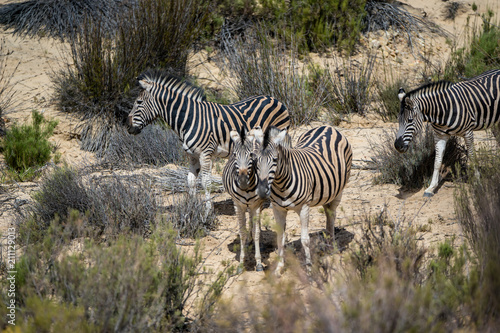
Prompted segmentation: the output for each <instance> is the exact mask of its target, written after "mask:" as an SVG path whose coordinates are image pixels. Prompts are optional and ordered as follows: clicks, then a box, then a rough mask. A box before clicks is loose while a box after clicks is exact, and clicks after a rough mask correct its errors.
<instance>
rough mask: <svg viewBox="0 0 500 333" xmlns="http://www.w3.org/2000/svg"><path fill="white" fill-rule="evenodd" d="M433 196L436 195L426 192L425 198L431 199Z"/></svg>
mask: <svg viewBox="0 0 500 333" xmlns="http://www.w3.org/2000/svg"><path fill="white" fill-rule="evenodd" d="M432 196H434V193H432V192H424V198H430V197H432Z"/></svg>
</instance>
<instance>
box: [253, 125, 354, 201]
mask: <svg viewBox="0 0 500 333" xmlns="http://www.w3.org/2000/svg"><path fill="white" fill-rule="evenodd" d="M282 137H283V135H282V131H279V130H277V129H275V128H272V127H271V128H270V129H269V130H268V131H267V132H266V133H265V134H264V136H263V137H261V136H260V134H259V135H256V140H258V141H259V142H261V143H262V145H261V146H260V147H259V149H258V150H257V157H256V160H257V173H258V177H259V187H258V189H257V191H258V192H259V189H261V188H260V185H261V184H262V185H264V184H265V183H266V182H267V184H268V185H270V193H269V195H270V196H271V199H272V200H273V202H276V203H277V204H278V205H279V206H281V207H291V208H292V207H297V206H300V205H302V204H304V203H307V204H308V205H310V206H317V205H323V204H325V203H328V202H331V201H333V200H334V199H335V198H336V197H337V196H338V195H339V194H340V193H341V191H342V190H343V189H344V187H345V185H346V184H347V181H348V179H349V176H350V170H351V165H352V149H351V145H350V144H349V142H348V141H347V138H346V137H345V136H343V135H342V134H341V133H340V132H338V131H337V130H336V129H335V128H333V127H331V126H321V127H317V128H313V129H311V130H309V131H307V132H306V133H304V134H303V135H302V136H301V137H300V138H299V140H298V142H297V145H296V146H295V148H290V147H286V146H284V145H282V144H281V142H282ZM259 194H264V193H263V191H260V192H259Z"/></svg>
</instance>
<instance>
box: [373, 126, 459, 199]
mask: <svg viewBox="0 0 500 333" xmlns="http://www.w3.org/2000/svg"><path fill="white" fill-rule="evenodd" d="M424 131H425V132H424V133H421V134H416V135H414V137H413V141H412V142H411V144H410V147H409V149H408V151H407V152H405V153H399V152H398V151H397V150H396V149H394V140H395V136H394V135H390V134H389V133H386V134H385V135H384V138H383V141H382V143H381V144H380V145H377V146H374V147H373V148H372V149H373V152H374V157H373V162H374V163H375V165H376V168H377V170H379V172H380V174H379V175H378V176H376V177H375V179H374V181H375V183H378V184H396V185H400V186H402V187H403V188H405V189H407V190H412V189H420V188H422V187H423V186H426V185H427V184H428V183H429V182H430V180H431V177H432V173H433V171H434V157H435V154H436V152H435V144H434V135H433V132H432V131H433V130H432V128H430V126H427V127H426V129H425V130H424ZM466 154H467V153H466V149H465V147H464V146H463V145H461V144H459V143H458V141H457V138H456V137H451V138H450V140H448V142H447V144H446V149H445V152H444V157H443V166H444V168H447V167H451V168H455V166H456V164H457V163H458V164H459V165H462V166H464V165H465V163H466ZM453 170H456V169H453ZM455 172H456V171H455ZM455 174H456V173H455Z"/></svg>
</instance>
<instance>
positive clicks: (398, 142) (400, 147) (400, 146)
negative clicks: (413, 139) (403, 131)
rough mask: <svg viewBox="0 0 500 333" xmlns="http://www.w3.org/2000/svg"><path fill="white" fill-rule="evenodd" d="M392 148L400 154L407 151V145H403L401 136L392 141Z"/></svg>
mask: <svg viewBox="0 0 500 333" xmlns="http://www.w3.org/2000/svg"><path fill="white" fill-rule="evenodd" d="M394 148H396V150H397V151H398V152H400V153H405V152H406V151H407V150H408V145H407V144H405V142H404V140H403V137H402V136H400V137H399V138H397V139H396V141H394Z"/></svg>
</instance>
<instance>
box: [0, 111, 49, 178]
mask: <svg viewBox="0 0 500 333" xmlns="http://www.w3.org/2000/svg"><path fill="white" fill-rule="evenodd" d="M57 123H58V122H57V121H56V120H46V119H45V118H44V117H43V115H42V114H41V113H40V112H38V111H33V112H32V123H31V124H24V125H14V126H12V128H10V129H9V130H8V131H7V134H6V135H5V137H4V139H3V149H4V156H5V162H6V163H7V165H8V166H9V167H10V168H12V169H13V170H15V171H16V172H19V173H22V172H25V171H26V170H28V169H30V168H32V167H38V166H42V165H44V164H45V163H47V162H48V161H49V160H50V155H51V153H52V152H53V151H54V146H53V145H52V144H51V143H50V142H49V141H48V138H50V137H51V136H52V134H53V133H54V128H55V127H56V126H57Z"/></svg>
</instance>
